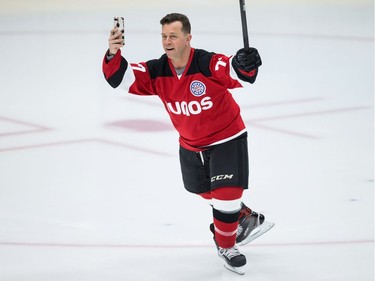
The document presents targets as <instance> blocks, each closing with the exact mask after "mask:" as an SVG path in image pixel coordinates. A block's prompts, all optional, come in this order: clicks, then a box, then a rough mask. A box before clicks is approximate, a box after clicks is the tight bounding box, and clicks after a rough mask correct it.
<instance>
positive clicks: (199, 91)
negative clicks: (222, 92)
mask: <svg viewBox="0 0 375 281" xmlns="http://www.w3.org/2000/svg"><path fill="white" fill-rule="evenodd" d="M190 92H191V93H192V94H193V95H194V96H196V97H200V96H203V95H204V94H205V93H206V85H205V84H203V83H202V82H201V81H198V80H194V81H193V82H191V84H190Z"/></svg>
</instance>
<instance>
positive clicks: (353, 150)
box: [0, 0, 374, 281]
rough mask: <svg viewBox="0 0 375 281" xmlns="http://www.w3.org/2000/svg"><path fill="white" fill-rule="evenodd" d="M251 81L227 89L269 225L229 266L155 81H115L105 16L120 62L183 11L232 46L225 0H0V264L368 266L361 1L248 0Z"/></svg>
mask: <svg viewBox="0 0 375 281" xmlns="http://www.w3.org/2000/svg"><path fill="white" fill-rule="evenodd" d="M246 5H247V20H248V29H249V34H250V45H252V46H254V47H256V48H257V49H258V50H259V52H260V54H261V57H262V60H263V65H262V67H261V69H260V72H259V75H258V78H257V82H256V83H255V84H254V85H246V86H245V87H244V88H243V89H240V90H236V91H233V95H234V97H235V99H236V100H237V101H238V103H239V104H240V106H241V108H242V115H243V118H244V120H245V122H246V125H247V127H248V131H249V149H250V183H251V188H250V189H249V190H248V191H246V192H245V194H244V202H245V203H247V204H248V205H250V206H251V207H252V208H253V209H254V210H256V211H259V212H262V213H264V214H265V215H266V217H267V219H268V220H270V221H273V222H275V223H276V225H275V227H274V228H273V229H272V230H271V231H270V232H269V233H267V234H265V235H264V236H262V237H260V238H259V239H257V240H256V241H254V242H252V244H250V245H247V246H244V247H242V248H241V251H242V252H243V253H244V254H245V255H246V256H247V259H248V264H247V266H246V275H245V276H242V277H241V276H236V275H234V274H233V273H231V272H228V271H226V270H225V269H224V268H223V267H222V265H221V261H220V260H219V258H218V257H217V256H216V250H215V247H214V244H213V241H212V237H211V234H210V232H209V230H208V225H209V223H210V222H211V220H212V218H211V209H210V207H209V206H207V205H205V202H202V201H203V200H200V198H197V197H196V196H194V195H192V194H189V193H188V192H186V191H185V190H184V188H183V185H182V180H181V175H180V167H179V160H178V135H177V133H176V132H175V131H174V129H173V128H172V126H171V125H170V121H169V119H168V115H167V114H166V112H165V110H164V107H163V105H162V104H161V102H160V101H159V100H158V98H157V97H137V96H132V95H129V94H127V93H126V92H124V91H123V90H121V89H116V90H114V89H112V88H111V87H110V86H109V85H108V84H107V82H106V81H105V80H104V77H103V74H102V71H101V64H102V59H103V57H104V53H105V51H106V50H107V48H108V42H107V40H108V36H109V30H110V29H111V28H112V25H113V17H114V16H123V17H124V18H125V29H126V30H125V38H126V39H125V40H126V45H125V47H124V48H123V55H124V56H125V57H126V58H127V60H128V61H130V62H141V61H147V60H149V59H154V58H158V57H160V56H161V55H162V54H163V49H162V47H161V38H160V32H161V27H160V24H159V21H160V19H161V18H162V17H163V16H164V15H166V14H167V13H170V12H180V13H184V14H186V15H187V16H188V17H189V18H190V21H191V24H192V34H193V41H192V46H193V47H196V48H201V49H206V50H208V51H214V52H217V53H224V54H227V55H231V54H235V52H236V51H237V50H238V49H239V48H241V47H242V44H243V43H242V33H241V20H240V12H239V4H238V2H237V1H229V0H215V1H213V0H200V1H197V0H190V1H185V0H178V1H170V0H163V1H159V0H152V1H151V0H145V1H130V0H123V1H114V0H108V1H105V2H104V1H102V2H98V3H93V2H92V1H87V0H76V1H71V0H66V1H61V0H56V1H42V0H40V1H38V0H31V1H25V0H12V1H10V0H1V1H0V38H1V44H0V50H1V52H0V61H1V62H2V63H1V65H0V77H1V83H0V280H2V281H15V280H17V281H24V280H25V281H26V280H27V281H41V280H54V281H59V280H64V281H65V280H66V281H68V280H69V281H72V280H77V281H84V280H90V281H96V280H108V281H115V280H142V281H143V280H147V281H154V280H163V281H168V280H173V281H175V280H179V281H184V280H205V281H210V280H215V281H216V280H237V279H238V280H240V278H241V280H252V281H260V280H272V281H284V280H285V281H286V280H287V281H297V280H298V281H299V280H306V281H310V280H311V281H317V280H327V281H336V280H337V281H349V280H350V281H351V280H358V281H370V280H373V278H374V245H373V242H374V3H373V2H372V1H370V0H356V1H354V0H343V1H336V0H326V1H321V0H316V1H312V0H300V1H295V0H280V1H274V0H266V1H260V0H252V1H247V2H246Z"/></svg>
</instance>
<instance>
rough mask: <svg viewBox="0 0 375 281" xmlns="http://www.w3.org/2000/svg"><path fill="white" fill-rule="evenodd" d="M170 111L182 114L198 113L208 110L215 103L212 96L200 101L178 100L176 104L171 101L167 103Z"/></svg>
mask: <svg viewBox="0 0 375 281" xmlns="http://www.w3.org/2000/svg"><path fill="white" fill-rule="evenodd" d="M166 105H167V108H168V110H169V112H172V113H174V114H177V115H180V114H183V115H186V116H190V115H197V114H200V113H201V112H202V111H203V110H208V109H210V108H212V106H213V105H214V103H213V102H212V101H211V98H210V97H204V98H203V99H202V100H201V101H200V102H198V101H191V102H189V103H188V102H186V101H182V102H178V101H176V102H175V103H174V105H173V104H172V103H170V102H168V103H166Z"/></svg>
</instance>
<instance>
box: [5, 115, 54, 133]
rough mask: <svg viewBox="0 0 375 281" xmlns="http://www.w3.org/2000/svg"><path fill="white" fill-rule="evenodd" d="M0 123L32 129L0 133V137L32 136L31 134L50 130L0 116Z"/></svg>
mask: <svg viewBox="0 0 375 281" xmlns="http://www.w3.org/2000/svg"><path fill="white" fill-rule="evenodd" d="M0 121H3V122H7V123H11V124H17V125H22V126H26V127H31V128H32V129H23V130H15V131H10V132H3V133H0V137H5V136H13V135H22V134H33V133H39V132H43V131H49V130H51V129H50V128H47V127H44V126H41V125H37V124H32V123H29V122H25V121H21V120H16V119H12V118H8V117H2V116H0Z"/></svg>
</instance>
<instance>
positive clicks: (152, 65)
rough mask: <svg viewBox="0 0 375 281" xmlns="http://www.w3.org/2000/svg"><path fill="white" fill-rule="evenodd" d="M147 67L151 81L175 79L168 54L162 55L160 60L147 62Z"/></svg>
mask: <svg viewBox="0 0 375 281" xmlns="http://www.w3.org/2000/svg"><path fill="white" fill-rule="evenodd" d="M146 65H147V69H148V72H149V75H150V78H151V79H156V78H158V77H173V72H172V70H171V68H170V66H169V63H168V57H167V55H166V54H164V55H162V56H161V57H160V58H159V59H154V60H149V61H147V62H146Z"/></svg>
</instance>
